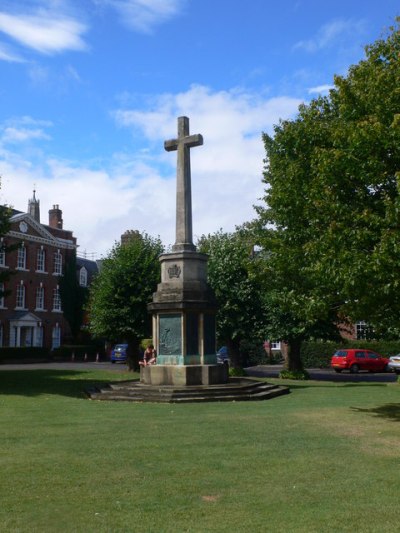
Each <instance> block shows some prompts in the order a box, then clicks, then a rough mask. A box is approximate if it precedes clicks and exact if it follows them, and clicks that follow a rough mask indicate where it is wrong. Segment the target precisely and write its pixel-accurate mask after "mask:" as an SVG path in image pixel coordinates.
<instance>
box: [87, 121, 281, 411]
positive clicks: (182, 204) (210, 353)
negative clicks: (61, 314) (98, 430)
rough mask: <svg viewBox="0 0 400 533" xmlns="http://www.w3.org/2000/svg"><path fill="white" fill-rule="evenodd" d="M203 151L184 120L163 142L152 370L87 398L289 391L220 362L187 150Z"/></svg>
mask: <svg viewBox="0 0 400 533" xmlns="http://www.w3.org/2000/svg"><path fill="white" fill-rule="evenodd" d="M202 144H203V137H202V136H201V135H200V134H195V135H190V133H189V119H188V118H187V117H179V118H178V136H177V138H176V139H172V140H168V141H165V143H164V148H165V150H167V151H168V152H170V151H176V152H177V178H176V241H175V244H174V245H173V246H172V250H171V252H169V253H165V254H162V255H161V256H160V258H159V260H160V263H161V283H159V284H158V286H157V291H156V292H155V293H154V294H153V301H152V302H151V303H150V304H149V305H148V310H149V312H150V313H151V314H152V324H153V342H154V346H155V348H156V351H157V354H158V355H157V363H156V364H154V365H147V366H142V367H141V369H140V381H137V380H136V381H130V382H128V383H118V384H110V385H108V386H107V387H106V388H102V389H101V390H99V389H96V390H91V391H88V395H89V397H90V398H92V399H101V400H130V401H153V402H157V401H159V402H160V401H164V402H165V401H167V402H182V403H183V402H195V401H234V400H266V399H269V398H273V397H275V396H279V395H281V394H285V393H287V392H289V389H288V388H287V387H281V386H278V385H271V384H268V383H266V382H264V381H257V380H254V379H249V378H232V377H229V368H228V365H226V364H218V363H217V356H216V320H215V317H216V311H217V305H216V301H215V298H214V295H213V292H212V290H211V288H210V287H209V285H208V283H207V259H208V256H207V255H206V254H202V253H199V252H198V251H197V249H196V246H195V245H194V244H193V230H192V193H191V169H190V149H191V148H194V147H196V146H201V145H202Z"/></svg>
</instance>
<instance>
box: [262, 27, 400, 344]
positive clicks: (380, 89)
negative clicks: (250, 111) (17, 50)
mask: <svg viewBox="0 0 400 533" xmlns="http://www.w3.org/2000/svg"><path fill="white" fill-rule="evenodd" d="M399 141H400V32H399V27H398V25H396V26H395V27H394V28H392V29H391V31H390V34H389V35H388V36H387V38H386V39H380V40H378V41H376V42H375V43H373V44H372V45H370V46H367V47H366V57H365V59H364V60H363V61H361V62H360V63H359V64H357V65H354V66H352V67H351V68H350V69H349V72H348V75H347V76H346V77H341V76H336V77H335V82H334V88H333V89H332V90H331V91H330V94H329V96H327V97H320V98H317V99H315V100H313V101H311V102H310V104H308V105H302V106H300V108H299V114H298V116H297V117H296V118H295V119H294V120H288V121H281V122H280V123H279V124H278V125H277V126H276V127H275V129H274V136H273V137H272V136H269V135H264V143H265V149H266V154H267V158H266V168H265V174H264V183H265V185H266V192H265V197H264V200H265V206H261V207H259V208H258V213H259V220H258V229H259V230H260V228H261V229H262V231H259V235H260V242H261V244H262V245H263V247H264V249H265V250H269V252H270V255H269V259H268V261H267V263H268V266H267V269H266V272H267V274H268V275H269V279H267V280H266V281H267V283H269V286H270V291H269V294H268V299H269V301H270V303H271V302H272V304H273V305H272V309H273V310H274V313H273V316H275V318H276V327H275V328H274V329H275V331H276V333H277V334H279V333H281V334H282V335H279V336H280V337H281V338H290V336H292V338H293V339H295V338H296V337H297V338H298V339H299V340H301V339H302V338H308V337H310V336H312V335H315V334H316V332H317V331H318V329H320V326H321V325H323V324H325V325H328V324H329V322H330V321H331V320H332V319H334V315H335V314H337V312H338V313H339V314H341V315H342V316H348V317H350V318H352V319H360V318H363V319H365V320H368V321H369V322H371V323H372V324H373V325H374V326H375V328H376V330H379V329H380V330H381V331H387V330H389V329H390V328H392V329H393V328H398V327H399V325H400V292H399V283H400V279H399V276H398V265H399V260H400V240H399V235H400V234H399V213H400V204H399V187H400V142H399ZM286 313H288V314H286ZM280 315H282V318H280ZM288 317H290V319H289V318H288ZM290 324H292V325H290ZM285 329H286V335H285ZM322 329H323V330H325V328H322ZM327 331H328V330H325V332H327Z"/></svg>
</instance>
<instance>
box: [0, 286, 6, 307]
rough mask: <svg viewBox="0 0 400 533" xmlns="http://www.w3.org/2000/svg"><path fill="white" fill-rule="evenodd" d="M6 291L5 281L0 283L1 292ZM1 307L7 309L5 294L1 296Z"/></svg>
mask: <svg viewBox="0 0 400 533" xmlns="http://www.w3.org/2000/svg"><path fill="white" fill-rule="evenodd" d="M4 291H5V286H4V283H0V293H2V292H3V293H4ZM0 309H5V306H4V294H3V295H2V296H0Z"/></svg>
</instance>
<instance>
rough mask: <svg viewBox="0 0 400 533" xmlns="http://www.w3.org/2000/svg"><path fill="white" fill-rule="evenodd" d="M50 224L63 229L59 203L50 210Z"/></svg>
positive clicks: (52, 226)
mask: <svg viewBox="0 0 400 533" xmlns="http://www.w3.org/2000/svg"><path fill="white" fill-rule="evenodd" d="M49 226H50V227H51V228H55V229H63V219H62V211H61V209H60V208H59V206H58V204H56V205H53V209H50V210H49Z"/></svg>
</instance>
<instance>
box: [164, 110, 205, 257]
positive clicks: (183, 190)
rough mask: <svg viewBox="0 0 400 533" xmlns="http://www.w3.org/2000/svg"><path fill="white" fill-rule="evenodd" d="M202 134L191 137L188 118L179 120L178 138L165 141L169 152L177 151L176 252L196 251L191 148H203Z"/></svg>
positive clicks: (174, 248)
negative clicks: (193, 225) (193, 226)
mask: <svg viewBox="0 0 400 533" xmlns="http://www.w3.org/2000/svg"><path fill="white" fill-rule="evenodd" d="M202 144H203V137H202V136H201V135H200V134H195V135H189V119H188V117H179V118H178V138H177V139H171V140H169V141H165V143H164V148H165V150H166V151H167V152H171V151H175V150H176V151H177V153H178V155H177V170H176V239H175V244H174V246H173V250H174V251H185V250H187V251H195V250H196V247H195V246H194V244H193V229H192V186H191V171H190V148H193V147H195V146H201V145H202Z"/></svg>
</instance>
